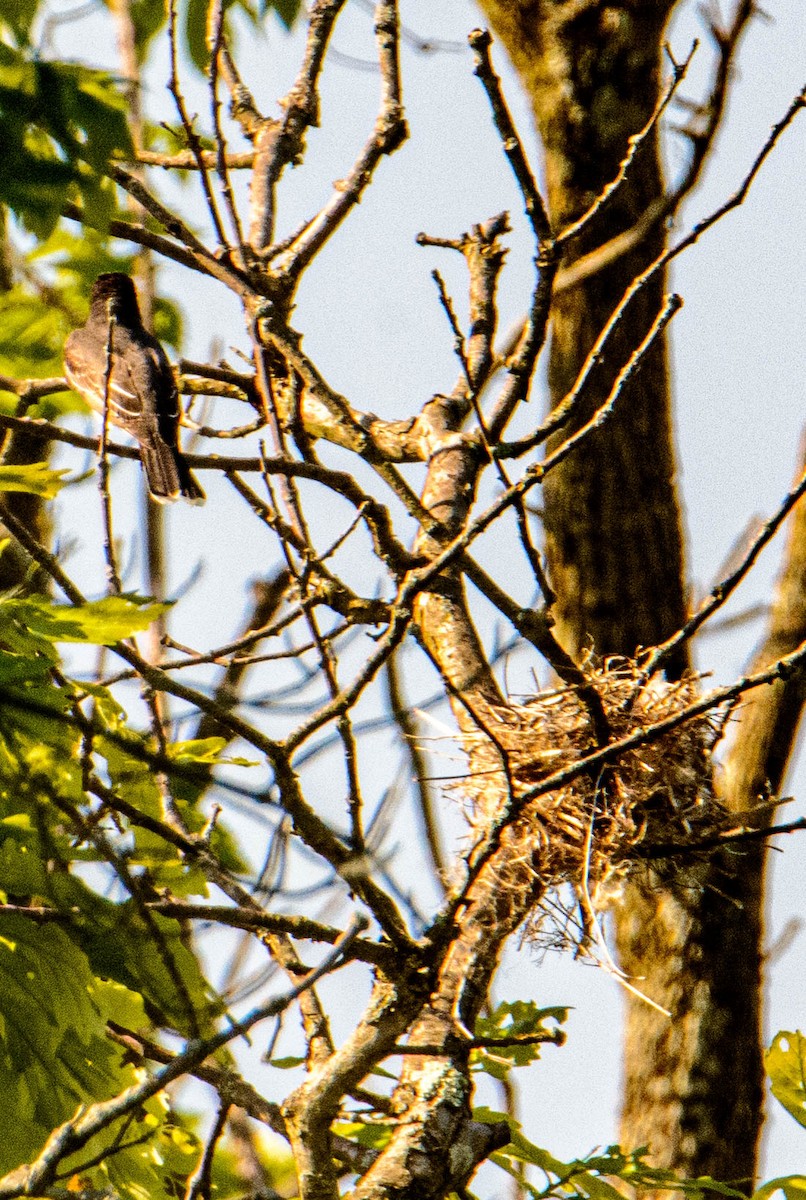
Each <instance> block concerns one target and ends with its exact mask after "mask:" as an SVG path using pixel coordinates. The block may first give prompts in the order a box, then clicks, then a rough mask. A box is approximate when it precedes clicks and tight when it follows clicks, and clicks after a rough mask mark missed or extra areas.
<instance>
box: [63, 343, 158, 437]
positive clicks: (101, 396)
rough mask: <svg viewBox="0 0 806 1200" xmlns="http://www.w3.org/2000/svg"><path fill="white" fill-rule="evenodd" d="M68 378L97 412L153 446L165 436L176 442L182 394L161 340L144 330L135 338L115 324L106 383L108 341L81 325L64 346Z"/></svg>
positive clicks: (71, 384) (72, 385)
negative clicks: (105, 415)
mask: <svg viewBox="0 0 806 1200" xmlns="http://www.w3.org/2000/svg"><path fill="white" fill-rule="evenodd" d="M64 367H65V374H66V376H67V381H68V383H69V384H70V386H71V387H74V388H75V389H76V391H78V392H80V393H81V395H82V396H83V397H84V399H85V400H86V401H87V403H88V404H89V405H90V406H91V407H92V408H94V409H95V410H96V411H97V412H100V413H102V412H103V411H104V404H105V401H106V403H107V404H108V407H109V418H110V420H112V421H114V422H115V424H117V425H120V426H122V427H123V428H124V429H127V430H128V431H129V432H130V433H132V434H134V436H135V437H136V438H138V440H140V441H143V442H145V443H146V444H149V443H151V442H153V441H154V440H155V439H157V438H163V439H164V440H166V441H168V442H169V444H173V443H174V440H175V437H176V424H177V421H178V417H179V398H178V395H177V391H176V383H175V381H174V377H173V373H172V371H171V367H170V363H169V362H168V359H167V357H166V355H165V352H164V350H163V349H162V347H161V346H160V345H159V343H158V342H157V341H156V340H155V339H152V338H151V337H150V336H149V335H147V334H146V333H145V331H143V333H142V334H140V335H138V336H137V337H132V335H131V334H130V333H129V331H128V330H126V329H122V328H121V327H120V326H116V327H115V330H114V335H113V346H112V372H111V375H110V378H109V380H108V381H107V378H106V376H107V369H106V368H107V340H106V336H100V337H99V336H98V335H97V334H96V333H95V332H94V331H93V330H90V329H77V330H75V332H73V333H71V334H70V336H69V337H68V339H67V341H66V343H65V347H64Z"/></svg>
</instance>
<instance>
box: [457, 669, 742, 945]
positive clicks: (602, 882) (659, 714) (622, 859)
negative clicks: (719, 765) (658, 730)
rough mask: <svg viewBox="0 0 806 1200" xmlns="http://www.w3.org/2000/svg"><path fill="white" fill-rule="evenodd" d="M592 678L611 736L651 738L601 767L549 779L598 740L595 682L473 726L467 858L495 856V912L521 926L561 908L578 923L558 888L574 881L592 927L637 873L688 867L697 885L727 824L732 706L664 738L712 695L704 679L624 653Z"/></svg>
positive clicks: (466, 792)
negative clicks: (705, 846) (725, 750)
mask: <svg viewBox="0 0 806 1200" xmlns="http://www.w3.org/2000/svg"><path fill="white" fill-rule="evenodd" d="M585 674H586V679H587V683H588V685H589V687H590V688H591V689H593V691H594V692H595V694H596V696H598V697H599V700H600V702H601V710H602V711H603V712H604V715H605V717H606V721H607V725H608V727H609V737H608V744H612V743H614V742H621V741H623V740H624V739H627V738H630V737H632V736H633V735H636V734H637V735H639V738H641V739H642V740H639V742H638V743H637V744H636V745H635V746H634V747H632V748H630V749H627V750H625V751H623V752H622V753H621V754H619V755H618V756H617V757H616V758H614V759H613V760H611V761H608V762H607V763H605V764H601V765H600V766H599V767H598V768H595V769H593V770H590V771H587V772H582V773H580V774H577V775H576V776H574V777H573V778H570V779H568V780H566V781H558V782H557V784H556V786H553V787H552V786H551V782H550V781H551V779H552V778H553V777H554V776H556V775H557V774H558V773H559V772H561V771H564V770H565V769H566V768H573V767H574V766H575V764H577V763H578V762H579V761H580V759H582V758H584V757H585V756H587V755H590V754H591V753H593V752H595V751H596V749H597V748H598V747H597V742H596V739H595V737H594V734H593V721H592V718H591V706H590V693H589V694H588V699H587V701H586V699H584V698H583V697H584V694H585V693H584V689H578V688H572V687H569V688H562V689H558V690H555V691H550V692H542V693H540V694H538V695H536V696H534V697H533V698H530V699H529V700H528V701H527V702H526V703H524V704H522V705H520V706H507V707H506V709H505V710H500V709H496V710H495V711H494V713H493V714H492V719H491V720H490V722H489V723H487V725H486V727H485V729H484V730H481V729H480V730H479V731H478V732H465V734H464V735H463V742H464V748H465V750H466V752H467V754H468V756H469V759H470V763H471V773H470V774H469V775H468V776H467V777H466V778H465V779H464V780H463V781H462V785H461V790H462V794H463V798H464V801H465V804H466V807H467V810H468V817H469V821H470V824H471V828H472V831H473V839H472V840H473V843H474V850H473V851H472V852H471V853H470V855H469V858H470V861H471V863H472V862H473V861H474V859H477V858H478V856H479V855H480V854H481V855H485V856H486V863H485V866H484V871H485V872H486V874H487V877H488V879H487V885H488V886H487V891H488V895H490V896H491V897H492V898H494V904H490V920H493V919H495V920H497V921H500V920H502V919H505V920H506V921H507V922H508V924H509V925H510V927H511V928H514V927H515V926H516V925H518V924H522V922H523V921H524V920H526V921H527V932H529V931H531V933H532V934H533V935H535V936H537V935H538V934H539V933H540V931H541V930H543V929H544V927H545V925H546V914H547V913H551V912H552V911H553V912H554V913H555V914H556V913H557V912H558V911H559V912H560V913H561V914H562V918H563V920H565V922H566V926H567V917H568V913H569V906H568V905H567V904H566V905H563V903H562V902H561V901H560V900H559V899H558V895H557V889H558V888H560V887H561V885H571V887H572V888H573V890H574V893H575V895H576V896H577V898H578V901H579V909H580V911H581V912H582V914H583V916H582V922H581V924H582V926H583V927H584V925H585V923H586V921H587V922H589V921H591V920H592V919H593V914H594V912H596V911H598V910H601V909H603V908H605V907H607V906H608V904H610V903H612V901H613V899H614V898H615V897H616V896H617V895H618V894H619V893H620V891H621V890H622V888H623V884H624V881H625V880H626V878H627V877H628V876H630V875H632V874H634V873H635V872H637V871H639V870H640V871H642V872H643V873H644V874H645V875H646V874H647V873H648V872H649V871H650V870H651V871H652V872H655V873H656V874H661V875H663V876H664V877H665V878H667V879H671V878H673V877H680V878H682V877H683V876H685V883H686V886H691V885H692V883H693V882H694V879H693V876H696V873H697V870H698V866H699V870H700V872H702V869H703V864H704V862H705V861H706V856H705V855H704V854H702V853H700V854H698V853H697V850H696V847H697V845H698V843H701V842H702V841H703V840H704V839H707V838H708V837H709V836H711V835H713V834H715V833H717V832H718V831H720V830H721V829H723V828H724V827H725V824H726V821H727V820H728V817H727V814H726V813H725V810H724V809H723V808H722V806H721V805H720V804H719V802H718V800H717V798H716V796H715V794H714V788H713V773H714V765H713V757H712V755H713V750H714V746H715V744H716V742H717V741H718V739H719V737H720V736H721V733H722V727H723V725H724V719H725V715H724V713H723V712H721V711H720V710H710V711H708V712H706V713H701V714H699V715H697V716H695V717H692V718H690V719H688V720H686V721H684V722H683V723H681V724H680V725H677V726H676V727H675V728H674V729H672V730H670V731H668V732H666V733H664V734H662V735H661V736H657V735H656V734H653V733H652V732H651V730H652V727H653V726H656V725H657V724H658V723H659V722H663V721H666V720H667V719H668V718H670V717H675V716H678V715H679V714H680V713H682V712H683V711H684V710H685V709H687V708H688V707H689V706H690V705H691V704H692V703H694V702H695V701H697V700H699V699H701V696H702V692H701V687H700V678H699V677H698V676H695V675H690V676H688V677H686V678H684V679H682V680H681V681H679V682H676V683H667V682H665V681H663V680H656V679H653V680H651V681H650V682H649V683H645V682H644V681H643V680H642V678H641V672H640V669H639V668H638V666H637V665H636V664H635V663H634V662H632V661H630V660H624V659H609V660H606V661H605V662H603V663H601V664H594V663H588V664H586V667H585ZM647 731H650V732H647ZM642 735H646V737H645V739H643V736H642ZM547 785H548V786H547ZM543 788H545V790H542V789H543ZM491 831H495V832H494V833H493V834H492V838H491ZM493 846H494V848H492V847H493ZM649 863H651V864H652V866H651V868H650V867H649V865H648V864H649ZM558 906H559V908H558ZM550 923H552V922H550ZM553 924H554V933H555V936H556V932H557V921H556V919H555V920H554V922H553ZM577 924H578V925H579V922H577ZM583 936H584V928H583ZM542 940H544V941H545V938H542ZM565 940H568V939H567V936H565Z"/></svg>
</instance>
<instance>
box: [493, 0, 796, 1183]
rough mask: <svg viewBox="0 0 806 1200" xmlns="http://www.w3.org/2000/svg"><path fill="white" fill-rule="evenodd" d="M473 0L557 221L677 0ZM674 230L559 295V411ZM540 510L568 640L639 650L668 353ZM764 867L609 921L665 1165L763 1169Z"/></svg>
mask: <svg viewBox="0 0 806 1200" xmlns="http://www.w3.org/2000/svg"><path fill="white" fill-rule="evenodd" d="M481 7H482V8H483V10H484V11H485V13H486V14H487V15H488V17H489V19H490V21H491V23H492V25H493V26H494V28H495V30H496V32H497V34H498V36H499V38H500V39H501V41H502V42H503V43H504V45H505V46H506V48H507V50H508V52H509V54H510V57H511V59H512V61H513V63H514V65H515V67H516V69H517V70H518V72H519V74H520V76H521V79H522V81H523V84H524V86H525V87H526V89H527V92H528V94H529V96H530V98H531V100H532V104H533V109H534V113H535V120H536V124H537V127H538V131H539V133H540V135H541V139H542V142H543V145H544V149H545V160H546V178H547V184H548V199H549V207H550V211H551V217H552V222H553V224H554V227H555V230H557V231H561V230H562V228H563V227H564V226H565V225H567V224H568V222H569V221H571V220H573V219H575V218H576V217H578V216H579V215H580V214H581V213H582V212H583V211H585V209H586V208H587V206H588V205H589V204H590V203H591V202H592V201H593V199H594V198H595V196H596V194H597V193H598V192H599V191H600V190H601V189H602V187H603V186H604V185H605V184H606V183H607V182H608V181H609V180H611V179H612V178H614V177H615V175H616V173H617V170H618V166H619V163H620V162H621V160H622V159H623V158H624V155H625V152H626V150H627V139H628V137H629V136H630V135H631V134H634V133H636V132H637V131H638V130H639V129H641V128H642V127H643V126H644V124H645V123H646V121H647V120H648V118H649V116H650V114H651V113H652V111H653V109H654V107H655V105H656V104H657V102H658V99H659V63H660V54H661V47H662V41H663V35H664V28H665V23H666V21H667V19H668V17H669V14H670V12H671V9H672V7H673V3H671V2H669V0H657V2H652V0H629V2H627V0H620V2H619V3H606V2H603V0H566V2H560V3H554V2H549V0H528V2H527V0H517V2H514V3H513V2H509V0H508V2H507V3H504V2H503V0H481ZM662 194H663V180H662V176H661V171H660V166H659V159H658V153H657V142H656V139H655V138H654V137H650V138H649V139H648V140H647V142H646V143H645V145H644V148H643V149H642V151H641V156H640V161H636V163H635V169H634V170H633V173H632V175H631V177H630V181H629V183H628V185H627V186H626V187H624V188H622V189H621V190H620V191H619V193H618V196H617V200H616V202H615V203H614V204H612V205H609V206H607V207H606V208H605V209H604V210H603V212H602V214H601V215H600V216H599V217H597V219H596V220H595V221H594V222H593V223H592V224H591V225H590V226H589V227H588V229H587V230H586V231H585V234H584V236H583V237H582V238H580V239H577V241H576V242H574V243H573V248H574V249H573V255H572V256H571V257H570V259H567V260H566V263H565V265H567V264H568V262H569V261H571V262H572V261H573V260H574V258H576V257H579V256H580V255H582V254H584V253H586V252H589V251H591V250H593V249H595V248H596V246H598V245H601V244H603V243H605V242H607V241H608V240H609V239H611V238H612V237H614V236H615V235H617V234H618V233H620V232H621V231H622V230H624V229H625V228H628V227H629V226H630V225H632V224H633V223H635V221H636V220H637V219H638V218H639V217H640V215H641V214H642V213H644V212H645V211H646V209H647V207H648V206H649V205H650V203H651V202H652V201H653V200H657V199H658V198H659V197H660V196H662ZM663 236H664V234H663V231H662V230H661V229H658V230H657V231H656V233H655V234H654V235H653V236H650V237H649V238H648V239H646V240H645V241H644V242H643V244H642V245H641V246H640V247H639V248H638V249H637V250H634V251H631V252H629V253H627V254H625V255H624V256H623V257H622V258H621V259H619V260H618V261H617V262H616V263H615V264H614V265H612V266H610V267H608V268H606V269H605V270H603V271H601V272H599V273H598V274H596V275H595V276H593V277H592V278H590V279H589V280H587V281H586V282H585V283H583V284H582V285H581V286H576V287H574V288H572V289H569V290H568V291H566V292H565V293H564V294H561V295H560V296H559V297H558V299H557V301H556V306H555V308H554V310H553V313H554V325H553V340H552V348H551V360H550V369H549V379H550V388H551V402H552V405H555V404H557V403H558V402H559V401H560V400H561V399H562V397H563V396H564V395H565V394H566V392H567V391H568V390H569V388H570V387H571V385H572V384H573V382H574V380H575V378H576V375H577V373H578V371H579V369H580V367H581V365H582V363H583V362H584V360H585V357H586V355H587V354H588V352H589V350H590V348H591V346H592V344H593V342H594V340H595V338H596V336H597V335H598V334H599V332H600V330H601V329H602V328H603V326H604V325H605V323H606V322H607V320H608V318H609V317H610V315H611V313H612V312H613V310H614V308H615V307H616V305H617V304H618V302H619V300H620V299H621V297H622V295H623V293H624V291H625V290H626V288H627V287H628V285H629V284H630V282H631V281H632V280H633V279H634V278H635V277H636V275H638V274H639V273H640V272H641V271H642V270H643V269H644V268H645V267H646V266H647V264H648V263H649V262H651V261H652V260H653V259H654V258H655V257H656V256H657V255H658V253H659V252H660V251H661V249H662V246H663ZM662 293H663V280H662V279H661V278H660V277H659V276H658V277H656V279H655V281H654V286H651V287H649V288H646V289H644V291H643V292H642V293H641V294H640V296H639V297H638V298H637V300H636V301H634V302H633V305H632V308H631V310H630V312H629V316H628V320H627V321H626V322H625V323H624V325H623V327H622V330H621V333H620V335H619V336H618V337H617V338H615V339H613V340H612V341H611V342H610V343H609V350H608V352H607V354H606V355H605V359H604V361H603V362H602V363H601V364H599V366H598V367H597V370H596V372H595V373H594V375H593V377H592V380H591V386H590V387H589V389H588V392H587V397H586V403H585V405H584V406H583V408H582V410H581V411H580V412H579V413H578V415H577V423H578V422H581V421H582V420H584V419H586V417H588V416H589V415H590V413H591V412H592V411H593V410H594V409H595V407H596V406H597V405H599V404H601V403H602V402H603V401H604V399H605V398H606V396H607V394H608V390H609V387H610V385H611V383H612V380H613V378H614V375H615V374H616V372H617V371H618V369H619V368H620V367H621V365H622V364H623V362H624V361H625V360H626V359H627V358H628V357H629V354H630V352H631V350H633V349H634V348H635V346H636V345H637V344H638V342H639V341H640V339H641V338H642V336H643V335H644V333H645V331H646V329H647V326H648V324H649V323H650V321H651V319H652V317H653V316H654V315H655V313H656V312H657V310H658V307H659V304H660V299H661V296H662ZM563 432H564V433H565V432H566V431H563ZM798 520H799V521H800V523H801V524H806V518H804V517H802V516H801V517H800V518H798ZM545 523H546V537H547V553H548V559H549V564H550V568H551V575H552V583H553V585H554V587H555V588H556V590H557V593H558V601H557V608H556V615H557V618H558V623H557V632H558V634H559V636H560V640H562V641H563V642H564V644H565V645H566V647H567V648H568V649H569V650H571V652H572V653H574V654H575V655H579V654H580V653H582V652H584V650H585V649H586V647H588V646H590V645H592V646H593V648H594V650H595V651H596V653H597V654H599V655H607V654H613V653H615V654H633V653H634V652H635V650H636V647H638V646H641V645H649V644H652V643H655V642H657V641H660V640H662V639H664V638H665V637H667V636H668V635H669V634H670V633H671V632H672V631H673V630H674V629H675V628H677V627H678V626H679V625H680V624H681V623H682V621H683V619H684V613H685V604H684V593H685V582H684V572H683V554H682V535H681V523H680V509H679V504H678V500H677V496H676V492H675V482H674V454H673V442H672V432H671V422H670V389H669V380H668V371H667V363H666V356H665V352H664V349H663V347H662V346H659V347H658V348H657V350H656V351H654V352H653V354H652V356H651V357H650V359H649V361H648V362H647V363H646V364H645V366H644V367H643V369H642V370H641V372H640V373H639V376H638V378H637V380H636V381H635V382H634V385H633V386H632V387H630V388H629V389H628V390H625V392H624V393H623V394H622V395H621V396H620V398H619V400H618V403H617V408H616V413H615V417H614V419H613V420H612V421H611V422H609V423H608V425H607V426H606V427H605V428H604V429H601V430H598V431H597V432H596V434H595V435H594V436H593V437H590V438H588V439H586V440H585V441H584V442H583V444H582V445H581V446H580V447H579V449H577V450H576V451H575V453H574V454H573V455H571V456H570V457H569V458H568V459H567V460H566V462H565V463H564V464H563V466H562V467H561V468H560V469H559V470H557V471H556V472H554V473H553V474H552V475H551V476H550V478H549V480H547V486H546V488H545ZM802 544H803V546H802ZM805 546H806V528H805V529H804V532H803V533H799V532H797V531H796V533H795V535H793V540H792V551H793V553H791V554H790V565H789V567H788V569H787V573H786V575H785V577H784V579H783V581H782V585H781V590H780V593H779V601H778V604H777V605H776V612H775V619H774V621H773V631H772V633H771V635H770V638H769V640H768V642H767V644H766V645H765V647H764V650H763V652H762V653H761V655H760V656H759V663H757V664H756V665H760V662H761V661H763V662H764V663H769V662H770V661H772V660H773V659H775V658H776V657H777V656H778V655H779V654H781V653H784V652H786V650H787V649H792V648H793V647H794V646H797V645H798V644H799V642H800V641H801V640H802V638H803V637H804V632H805V631H806V620H804V618H806V613H805V612H804V605H803V601H802V596H803V582H804V569H805V567H804V559H806V549H804V548H803V547H805ZM685 666H686V659H685V657H684V656H683V655H681V656H680V657H679V658H678V659H677V661H675V662H672V663H670V664H668V667H667V670H668V671H669V673H670V674H673V675H674V674H679V673H680V671H682V670H683V669H684V668H685ZM802 698H803V684H802V681H801V680H799V679H798V680H790V681H788V682H787V683H781V684H778V685H776V687H775V688H774V689H773V688H768V689H764V692H763V693H755V694H754V698H753V700H751V701H750V703H749V704H748V707H747V709H746V710H745V714H744V716H743V719H742V723H741V735H740V746H739V747H737V750H736V752H735V753H734V757H733V759H732V763H731V766H730V769H729V771H728V773H727V778H726V786H725V791H726V795H727V799H728V802H729V804H730V805H731V807H733V808H736V809H743V808H747V807H749V806H751V805H752V804H753V803H756V802H757V798H758V796H759V794H761V793H763V792H764V790H765V787H766V781H767V780H769V783H770V785H771V786H772V788H773V790H774V789H775V788H776V787H777V786H778V784H779V783H780V780H781V777H782V773H783V769H784V766H785V763H786V759H787V756H788V754H789V750H790V748H791V744H792V738H793V736H794V731H795V728H796V725H797V720H798V716H799V712H800V705H801V703H802ZM763 862H764V855H763V851H762V850H760V849H751V850H748V851H746V852H745V853H743V854H742V855H740V856H724V857H722V858H719V859H717V860H715V861H714V862H713V863H712V864H711V865H710V866H709V868H708V871H707V873H705V874H704V875H703V876H702V877H701V878H700V880H698V882H697V885H696V886H692V887H686V888H684V887H679V886H676V887H674V888H672V887H667V886H664V885H661V884H660V883H659V881H658V880H657V879H655V880H649V881H648V882H647V886H645V887H639V886H638V885H633V886H631V887H630V889H629V890H628V894H627V898H626V901H625V903H624V905H623V906H622V908H621V910H620V912H619V914H618V916H617V922H616V923H617V938H618V945H619V951H620V955H621V961H622V965H623V966H624V968H625V970H626V971H627V972H628V973H629V974H630V975H631V976H635V977H637V978H639V979H641V981H642V982H641V984H640V986H641V988H642V989H643V990H644V991H645V992H646V993H647V994H648V995H650V996H651V997H652V998H653V999H655V1000H656V1001H658V1002H659V1003H660V1004H661V1005H663V1006H664V1007H666V1008H667V1009H669V1011H670V1012H671V1014H672V1016H671V1020H668V1019H667V1018H665V1017H663V1016H661V1015H660V1014H659V1013H657V1012H656V1011H655V1010H653V1009H651V1008H650V1007H649V1006H648V1005H646V1004H644V1003H643V1002H641V1001H637V1000H630V1001H628V1006H627V1009H628V1011H627V1025H626V1045H625V1091H624V1109H623V1116H622V1128H621V1138H622V1142H623V1144H624V1145H625V1146H638V1145H642V1144H649V1146H650V1148H651V1152H652V1154H653V1156H654V1158H655V1160H656V1161H657V1162H658V1163H659V1164H662V1165H669V1166H673V1167H675V1168H677V1169H679V1170H681V1171H683V1172H685V1173H686V1174H694V1175H697V1174H701V1173H709V1174H712V1175H714V1176H716V1177H718V1178H723V1179H735V1180H737V1181H741V1182H743V1183H745V1184H748V1183H749V1182H750V1181H751V1180H752V1178H753V1176H754V1172H755V1161H756V1147H757V1142H758V1135H759V1131H760V1126H761V1119H762V1064H761V1049H760V1034H761V1025H760V1003H761V961H762V952H761V938H762V895H763V889H762V883H763Z"/></svg>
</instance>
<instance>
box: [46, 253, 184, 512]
mask: <svg viewBox="0 0 806 1200" xmlns="http://www.w3.org/2000/svg"><path fill="white" fill-rule="evenodd" d="M110 324H112V341H111V370H109V372H108V379H107V370H108V362H107V355H108V353H109V351H110V341H109V327H110ZM64 373H65V375H66V377H67V382H68V383H69V384H70V387H71V388H74V389H75V391H77V392H79V393H80V394H81V395H82V396H83V397H84V399H85V400H86V401H87V403H88V404H89V405H90V407H91V408H94V409H95V410H96V412H99V413H101V414H103V412H104V404H105V402H106V408H107V410H108V414H109V420H110V421H114V423H115V424H116V425H119V426H120V427H121V428H122V429H125V430H126V432H127V433H130V434H131V435H132V437H134V438H135V439H136V440H137V442H138V443H139V445H140V458H141V461H142V464H143V470H144V471H145V473H146V482H147V483H148V490H149V492H150V493H151V496H152V499H154V500H156V501H157V502H158V503H160V504H166V503H168V502H169V501H171V500H176V499H177V497H178V496H183V497H184V499H185V500H188V501H189V502H190V503H191V504H204V499H205V496H204V492H203V491H202V489H201V488H200V487H199V485H198V483H197V482H196V480H195V479H194V477H193V474H192V473H191V470H190V467H189V466H188V465H187V463H186V462H185V460H184V458H183V457H182V454H181V451H180V450H179V441H178V430H179V393H178V391H177V388H176V380H175V379H174V376H173V372H172V370H171V364H170V363H169V362H168V356H167V355H166V353H165V351H164V350H163V348H162V346H161V345H160V343H159V342H158V341H157V339H156V338H155V337H154V336H153V335H152V334H150V333H149V332H148V330H147V329H146V328H145V326H144V325H143V322H142V320H141V319H140V309H139V308H138V306H137V292H136V291H135V288H134V284H133V283H132V281H131V279H130V278H129V276H128V275H123V274H121V273H120V272H117V271H115V272H113V273H111V274H109V275H99V276H98V278H97V279H96V280H95V283H94V284H93V285H92V293H91V296H90V315H89V317H88V318H87V323H86V325H84V326H83V327H82V328H81V329H76V330H74V331H73V333H71V334H70V336H69V337H68V339H67V341H66V342H65V344H64Z"/></svg>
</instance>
